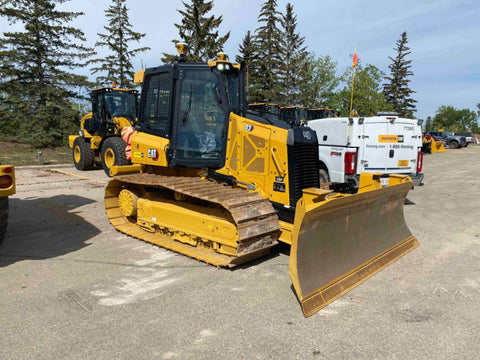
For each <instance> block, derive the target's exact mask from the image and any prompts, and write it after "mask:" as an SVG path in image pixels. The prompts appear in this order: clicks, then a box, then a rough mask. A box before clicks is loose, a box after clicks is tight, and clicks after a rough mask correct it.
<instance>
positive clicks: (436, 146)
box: [431, 140, 447, 153]
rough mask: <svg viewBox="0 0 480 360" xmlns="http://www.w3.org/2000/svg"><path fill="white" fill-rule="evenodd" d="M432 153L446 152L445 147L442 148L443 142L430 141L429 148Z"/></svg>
mask: <svg viewBox="0 0 480 360" xmlns="http://www.w3.org/2000/svg"><path fill="white" fill-rule="evenodd" d="M431 150H432V153H437V152H446V151H447V150H445V146H443V141H435V140H433V141H432V147H431Z"/></svg>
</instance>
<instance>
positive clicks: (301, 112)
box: [280, 106, 307, 125]
mask: <svg viewBox="0 0 480 360" xmlns="http://www.w3.org/2000/svg"><path fill="white" fill-rule="evenodd" d="M280 116H281V118H283V119H284V120H286V121H288V122H290V123H293V124H296V125H301V124H305V123H306V121H307V108H306V107H304V106H285V107H281V108H280Z"/></svg>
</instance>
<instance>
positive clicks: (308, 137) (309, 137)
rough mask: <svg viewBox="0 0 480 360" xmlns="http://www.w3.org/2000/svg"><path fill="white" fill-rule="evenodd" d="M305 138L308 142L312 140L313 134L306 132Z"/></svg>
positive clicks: (304, 133)
mask: <svg viewBox="0 0 480 360" xmlns="http://www.w3.org/2000/svg"><path fill="white" fill-rule="evenodd" d="M303 137H304V138H305V139H307V140H312V133H311V132H310V131H304V132H303Z"/></svg>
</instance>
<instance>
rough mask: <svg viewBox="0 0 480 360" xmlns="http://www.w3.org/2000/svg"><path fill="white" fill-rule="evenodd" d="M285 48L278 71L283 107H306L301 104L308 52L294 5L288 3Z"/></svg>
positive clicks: (285, 19)
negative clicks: (300, 32)
mask: <svg viewBox="0 0 480 360" xmlns="http://www.w3.org/2000/svg"><path fill="white" fill-rule="evenodd" d="M282 24H283V34H284V43H283V44H284V47H283V48H282V49H281V50H282V54H281V56H282V60H283V61H282V62H281V64H280V68H279V71H278V75H277V77H278V80H279V81H280V89H279V94H278V96H279V99H280V103H281V104H283V105H286V106H288V105H306V104H301V103H300V97H301V93H302V90H303V89H302V87H303V82H304V81H303V80H304V78H305V76H307V74H306V73H305V70H306V67H305V65H306V59H307V56H308V52H307V51H306V47H305V46H303V43H304V42H305V38H304V37H301V36H300V35H299V34H298V33H296V27H297V16H296V15H294V13H293V6H292V4H290V3H288V4H287V8H286V13H285V15H284V16H283V23H282Z"/></svg>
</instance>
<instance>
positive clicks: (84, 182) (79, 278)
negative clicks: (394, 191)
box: [0, 146, 480, 360]
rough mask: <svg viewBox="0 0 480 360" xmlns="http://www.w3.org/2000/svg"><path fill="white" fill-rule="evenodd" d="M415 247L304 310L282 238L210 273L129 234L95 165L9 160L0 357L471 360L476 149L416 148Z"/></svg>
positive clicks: (478, 317)
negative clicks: (261, 253)
mask: <svg viewBox="0 0 480 360" xmlns="http://www.w3.org/2000/svg"><path fill="white" fill-rule="evenodd" d="M424 173H425V180H424V183H425V185H424V186H421V187H417V188H415V190H413V191H411V192H410V194H409V196H408V200H409V201H408V203H409V204H408V205H406V206H405V216H406V220H407V224H408V225H409V227H410V229H411V231H412V232H413V233H414V234H415V235H416V236H417V238H418V239H419V241H420V247H419V248H417V249H415V250H414V251H413V252H411V253H410V254H408V255H407V256H405V257H403V258H402V259H400V260H399V261H397V262H396V263H394V264H392V265H391V266H389V267H388V268H387V269H385V270H384V271H382V272H380V273H379V274H377V275H376V276H374V277H372V278H371V279H370V280H368V281H367V282H365V283H364V284H362V285H361V286H360V287H357V288H356V289H354V290H353V291H351V292H350V293H348V294H347V295H345V296H344V297H342V298H341V299H339V300H337V301H336V302H334V303H333V304H331V305H330V306H328V307H327V308H325V309H323V310H322V311H320V312H319V313H317V314H316V315H314V316H312V317H310V318H308V319H305V318H304V317H303V314H302V312H301V309H300V306H299V304H298V303H297V300H296V298H295V296H294V293H293V291H292V288H291V281H290V278H289V276H288V271H287V270H288V251H289V249H288V247H279V248H278V249H277V250H276V251H275V252H274V253H273V254H272V255H271V256H269V257H267V258H264V259H261V260H260V261H256V262H253V263H250V264H247V265H246V266H244V267H241V268H239V269H236V270H234V271H230V270H218V269H216V268H214V267H211V266H207V265H205V264H203V263H200V262H197V261H195V260H191V259H188V258H186V257H183V256H181V255H177V254H174V253H171V252H169V251H166V250H163V249H160V248H157V247H155V246H153V245H149V244H147V243H143V242H141V241H138V240H135V239H133V238H130V237H128V236H125V235H123V234H121V233H119V232H117V231H115V230H114V229H113V227H112V226H111V225H110V224H109V222H108V220H107V217H106V215H105V212H104V206H103V192H104V188H105V183H106V181H108V180H107V177H106V176H105V174H104V173H103V170H96V171H90V172H78V171H76V170H75V169H74V168H73V167H72V166H61V167H56V168H52V167H42V168H39V167H18V168H17V169H16V175H17V183H18V186H17V194H16V195H15V196H13V197H11V198H10V206H11V213H10V216H11V219H10V220H11V221H10V224H9V231H8V236H7V238H6V239H5V241H4V243H3V244H2V245H1V246H0V319H1V321H0V333H1V336H0V359H36V360H37V359H82V360H83V359H245V360H247V359H312V360H317V359H333V358H337V359H477V358H478V354H479V353H480V307H479V306H478V304H479V300H480V224H479V219H480V217H479V209H480V146H469V147H468V148H464V149H461V150H450V149H448V150H447V152H446V153H439V154H432V155H425V159H424Z"/></svg>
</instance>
